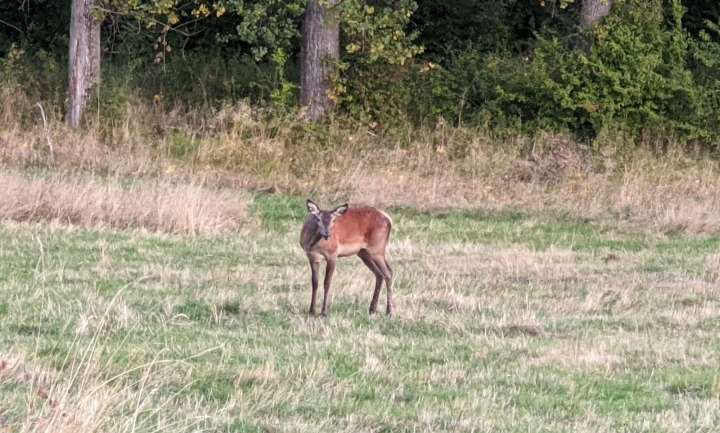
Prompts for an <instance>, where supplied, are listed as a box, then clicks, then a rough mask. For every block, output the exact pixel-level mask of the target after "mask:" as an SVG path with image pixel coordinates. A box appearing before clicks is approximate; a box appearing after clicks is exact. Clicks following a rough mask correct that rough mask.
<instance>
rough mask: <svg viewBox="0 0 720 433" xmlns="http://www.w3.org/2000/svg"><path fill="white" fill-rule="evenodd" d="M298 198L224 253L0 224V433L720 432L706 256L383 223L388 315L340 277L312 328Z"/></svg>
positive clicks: (587, 224) (471, 226)
mask: <svg viewBox="0 0 720 433" xmlns="http://www.w3.org/2000/svg"><path fill="white" fill-rule="evenodd" d="M304 200H305V199H304V198H294V197H284V196H275V195H258V196H256V197H255V198H254V202H253V204H252V206H251V208H250V216H251V218H253V219H254V220H256V221H258V222H259V224H257V225H256V227H257V229H255V230H254V231H252V232H250V233H248V234H242V235H233V236H229V235H227V236H218V237H180V236H177V237H173V236H165V235H149V234H142V233H139V232H131V231H127V232H122V231H112V232H110V231H85V230H79V229H69V228H57V227H51V226H47V225H32V224H23V223H12V222H4V223H0V245H1V246H2V247H1V248H0V362H4V364H0V365H2V366H3V367H1V368H0V427H1V428H0V430H2V429H8V430H10V431H37V430H45V429H47V431H68V432H69V431H106V432H107V431H110V432H112V431H148V432H149V431H158V430H161V431H173V432H176V431H198V430H200V431H217V432H274V431H278V432H279V431H283V432H285V431H290V432H293V431H297V432H301V431H302V432H305V431H308V432H315V431H327V432H337V431H349V432H350V431H352V432H355V431H378V432H391V431H392V432H411V431H412V432H417V431H428V432H429V431H493V432H549V431H552V432H557V431H561V432H563V431H564V432H593V433H597V432H615V431H633V432H636V431H637V432H642V431H644V432H680V431H696V432H700V431H708V432H709V431H714V430H715V428H716V426H717V425H720V404H719V403H720V362H718V361H717V359H718V353H719V352H720V340H719V339H717V336H716V334H717V329H718V327H719V326H720V308H719V307H720V293H719V292H718V287H717V286H718V281H717V269H716V268H715V267H716V266H717V263H718V261H717V254H718V251H719V250H720V237H702V238H700V237H698V238H685V237H681V236H669V237H668V236H663V235H658V234H655V233H653V232H651V231H644V230H637V229H636V230H632V229H628V228H627V227H621V226H620V225H619V223H618V224H616V223H614V222H612V221H587V220H583V219H577V218H572V217H568V216H564V215H556V214H527V213H519V212H518V213H507V212H504V213H491V212H484V213H468V212H448V213H442V214H423V213H418V212H415V211H412V210H410V209H390V213H391V214H392V216H393V219H394V221H395V224H394V231H393V234H392V237H391V244H390V247H389V261H390V263H391V265H392V266H393V268H394V270H395V278H396V286H395V288H396V292H395V293H396V294H395V298H396V305H395V310H396V315H395V316H394V317H392V318H388V317H386V316H385V315H384V314H378V315H377V316H372V317H370V316H368V314H367V308H368V306H369V303H370V297H371V295H372V293H371V291H372V285H373V280H372V278H371V275H370V273H369V271H368V270H367V269H366V268H364V266H363V265H362V263H361V261H360V260H359V259H357V258H348V259H343V260H341V261H340V262H339V265H338V270H337V272H336V277H335V280H334V283H333V288H332V299H331V303H330V316H329V317H328V318H322V319H321V318H310V317H308V316H307V315H306V311H307V308H308V306H309V296H310V294H309V280H310V277H309V269H308V265H307V260H306V259H305V257H304V255H303V253H302V251H301V249H300V247H299V245H298V235H299V230H300V226H301V224H302V221H303V219H304V218H305V214H306V211H305V206H304ZM335 204H336V203H327V204H325V205H326V206H328V207H329V206H332V205H335ZM608 253H611V254H613V255H614V256H613V258H612V259H611V260H603V259H604V258H606V256H607V255H608ZM384 295H385V293H384V291H383V295H382V297H381V309H380V310H381V312H384V301H385V298H384ZM38 386H42V387H43V388H44V389H45V390H47V392H48V396H49V397H48V398H49V399H45V398H44V397H42V396H39V395H38V392H37V387H38ZM51 403H52V404H51Z"/></svg>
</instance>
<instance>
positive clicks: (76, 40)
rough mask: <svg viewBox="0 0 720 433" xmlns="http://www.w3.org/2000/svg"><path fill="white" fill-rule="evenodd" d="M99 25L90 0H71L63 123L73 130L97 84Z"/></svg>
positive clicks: (98, 71) (77, 124) (78, 124)
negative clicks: (66, 90)
mask: <svg viewBox="0 0 720 433" xmlns="http://www.w3.org/2000/svg"><path fill="white" fill-rule="evenodd" d="M100 24H101V22H100V21H99V20H97V19H95V17H93V4H92V0H72V14H71V18H70V60H69V62H68V98H67V113H66V115H65V122H66V123H67V124H68V125H70V126H72V127H73V128H77V127H79V126H80V121H81V120H82V116H83V111H84V110H85V104H86V103H87V100H88V97H89V96H90V89H91V88H92V87H93V86H94V85H96V84H98V82H99V81H100V58H101V57H100V56H101V50H100Z"/></svg>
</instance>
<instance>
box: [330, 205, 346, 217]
mask: <svg viewBox="0 0 720 433" xmlns="http://www.w3.org/2000/svg"><path fill="white" fill-rule="evenodd" d="M347 210H348V204H347V203H345V204H343V205H340V206H338V207H337V208H335V210H334V211H333V215H334V216H335V217H339V216H340V215H342V214H344V213H345V212H347Z"/></svg>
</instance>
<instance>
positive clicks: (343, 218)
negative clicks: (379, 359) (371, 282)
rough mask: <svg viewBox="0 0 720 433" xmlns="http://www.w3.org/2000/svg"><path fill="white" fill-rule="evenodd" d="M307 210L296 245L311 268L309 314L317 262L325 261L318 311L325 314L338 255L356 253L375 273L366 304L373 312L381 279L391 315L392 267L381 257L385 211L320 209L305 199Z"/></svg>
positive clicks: (385, 233) (389, 224)
mask: <svg viewBox="0 0 720 433" xmlns="http://www.w3.org/2000/svg"><path fill="white" fill-rule="evenodd" d="M307 209H308V212H309V213H310V214H309V215H308V217H307V220H305V224H304V225H303V228H302V231H301V232H300V245H301V246H302V248H303V250H305V253H306V254H307V256H308V259H310V269H311V270H312V298H311V300H310V314H311V315H313V316H314V315H315V314H316V312H315V298H316V295H317V288H318V271H319V268H320V261H321V260H322V259H323V258H324V259H325V260H326V261H327V267H326V268H325V282H324V284H323V289H324V290H325V294H324V297H323V306H322V311H321V312H320V314H322V315H323V316H327V314H328V294H329V292H330V283H331V282H332V277H333V273H335V265H336V263H337V259H338V257H347V256H353V255H357V256H358V257H360V258H361V259H362V261H363V263H365V265H366V266H367V267H368V268H370V270H371V271H372V272H373V274H375V293H373V298H372V302H371V303H370V314H374V313H375V312H376V311H377V304H378V298H379V297H380V289H381V288H382V283H383V279H384V280H385V283H386V286H387V307H386V309H385V311H386V312H387V314H388V315H390V314H392V309H393V302H392V276H393V273H392V269H390V265H388V262H387V260H385V247H386V246H387V243H388V239H389V238H390V230H391V229H392V219H391V218H390V216H389V215H388V214H386V213H385V212H383V211H381V210H378V209H375V208H372V207H358V208H348V205H347V204H344V205H342V206H338V207H337V208H335V209H334V210H331V211H325V210H320V208H318V206H317V205H316V204H315V203H313V202H312V200H308V201H307Z"/></svg>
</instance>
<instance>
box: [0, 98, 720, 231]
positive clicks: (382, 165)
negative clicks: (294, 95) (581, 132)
mask: <svg viewBox="0 0 720 433" xmlns="http://www.w3.org/2000/svg"><path fill="white" fill-rule="evenodd" d="M17 105H22V104H15V105H13V104H6V105H4V107H5V109H4V112H3V113H2V118H3V119H7V120H8V122H9V123H6V126H5V127H4V129H3V130H0V161H2V163H3V164H4V165H5V166H10V167H18V166H37V165H40V166H51V167H55V168H57V169H58V170H59V171H65V172H67V171H75V170H78V169H80V170H84V171H93V172H101V173H109V174H112V175H116V176H131V177H152V178H158V179H165V178H171V179H172V180H173V181H174V182H185V183H189V184H190V185H197V186H196V187H188V188H189V189H188V190H186V191H185V192H184V193H182V194H189V195H192V194H195V195H196V198H195V199H193V198H192V197H189V196H188V197H179V196H177V195H176V196H175V197H174V198H172V199H168V198H166V197H167V195H168V194H171V195H172V194H181V193H180V192H179V189H175V190H173V189H172V188H170V187H169V186H168V185H167V184H165V186H163V182H160V183H159V184H158V185H159V188H160V191H158V192H156V193H150V192H148V191H146V192H145V193H140V192H137V194H138V195H143V194H144V196H143V197H138V198H137V200H139V202H137V206H125V207H124V208H125V209H127V210H126V211H124V212H125V215H126V216H124V217H118V218H116V219H114V220H112V221H114V222H111V223H108V224H110V225H112V226H116V227H123V226H131V225H132V224H131V223H130V222H129V221H130V220H138V221H144V222H140V223H137V224H136V225H140V226H145V225H148V226H149V227H151V228H153V229H156V228H157V227H160V226H162V224H161V223H160V222H158V221H155V222H152V221H148V220H149V219H150V220H152V219H155V220H157V219H159V218H164V215H166V210H163V209H165V208H164V207H163V208H162V209H160V208H157V207H155V210H153V211H149V210H147V209H146V211H141V210H138V207H143V206H146V205H150V204H152V203H160V204H161V205H160V206H161V207H162V206H164V205H162V201H163V199H166V200H168V202H181V201H185V200H190V203H193V200H195V201H197V200H199V198H197V197H199V196H203V195H205V194H206V193H205V192H201V190H200V188H216V187H231V188H234V189H236V190H240V191H269V192H280V193H285V194H297V195H303V196H306V195H308V196H315V197H319V198H322V199H325V200H328V201H333V202H334V201H346V200H347V201H350V202H351V203H367V204H375V205H379V206H384V207H388V206H407V207H412V208H416V209H419V210H438V209H488V210H499V211H502V210H526V211H540V212H545V211H551V212H564V213H569V214H572V215H576V216H580V217H587V218H601V217H602V218H605V217H611V218H617V219H618V220H620V221H623V223H629V224H637V225H639V226H643V227H646V228H647V229H649V230H654V231H659V232H662V233H684V234H688V235H702V234H717V233H720V198H719V197H720V168H719V167H720V166H719V165H718V161H717V160H716V159H714V158H713V157H712V156H710V155H701V156H698V155H691V154H687V153H685V152H684V151H683V150H682V149H679V148H673V146H670V150H669V151H667V152H666V153H663V154H661V155H658V154H657V153H656V152H654V151H651V150H648V149H645V148H639V149H636V150H634V151H632V152H628V151H623V152H618V151H617V150H618V149H619V148H621V147H623V146H626V144H624V143H619V142H618V143H619V145H618V146H615V145H614V143H613V140H612V139H611V138H608V137H602V143H600V142H597V143H594V145H595V147H596V148H598V149H599V150H597V151H591V150H589V148H587V147H586V146H584V145H581V144H577V143H573V142H572V141H569V140H564V139H562V138H558V137H555V136H552V135H546V136H542V137H536V138H529V137H516V138H512V139H507V138H503V139H500V138H495V137H493V136H492V135H491V134H489V133H488V132H485V131H482V130H477V129H471V128H465V127H458V128H456V127H451V126H449V125H447V124H444V123H441V124H438V125H431V126H425V127H419V128H412V127H410V126H408V127H407V128H406V129H405V130H403V131H400V130H395V131H394V132H393V133H380V132H377V131H376V129H375V128H374V125H362V124H356V123H352V122H346V121H338V120H336V121H331V122H330V123H328V124H326V125H320V126H315V125H305V124H302V123H300V122H298V121H297V120H296V119H294V118H292V117H290V116H288V117H284V118H283V117H273V118H270V117H268V116H265V115H263V114H262V113H259V112H258V110H257V109H255V108H253V107H251V106H250V105H248V104H247V103H244V102H240V103H235V104H226V105H223V106H221V107H219V108H212V107H202V108H188V107H184V106H181V105H175V106H172V107H166V106H162V103H160V104H152V103H144V102H141V101H130V102H128V103H127V104H126V105H125V107H124V109H123V110H120V111H119V112H118V111H117V110H116V113H117V118H113V119H105V118H102V117H101V116H100V115H99V114H98V113H95V114H97V115H93V113H90V114H89V115H88V124H87V126H86V128H85V129H83V130H81V131H75V130H70V129H68V128H66V127H65V126H64V125H63V124H62V123H61V122H60V119H59V117H58V115H57V114H54V115H51V120H50V134H51V136H52V141H53V143H54V158H51V155H50V152H49V150H48V146H47V137H46V136H45V134H44V132H43V129H42V127H41V126H40V124H39V123H38V125H37V126H36V127H28V126H27V125H21V124H20V122H19V121H15V122H13V121H12V119H18V118H20V117H22V116H20V115H19V113H8V110H12V109H13V107H15V106H17ZM8 107H9V108H8ZM101 111H102V110H101ZM25 118H27V116H25ZM38 122H39V120H38ZM623 148H626V147H623ZM25 187H26V188H31V187H30V186H29V185H26V186H25ZM55 187H57V188H59V191H58V192H56V193H54V192H51V191H50V190H51V189H54V188H55ZM16 188H17V187H16ZM32 188H36V189H39V190H43V191H45V193H44V194H45V195H47V196H51V195H54V196H55V198H56V199H57V200H59V201H69V202H77V199H75V198H74V197H76V196H77V195H76V194H74V193H73V192H72V190H73V188H75V189H78V188H79V189H82V188H88V191H87V192H86V193H84V194H83V195H86V196H88V197H94V198H91V199H88V200H89V201H90V202H93V203H95V205H94V206H93V205H91V206H86V205H85V204H77V205H75V206H72V205H68V206H67V210H66V211H62V212H61V211H59V210H57V209H55V210H53V206H45V207H41V210H42V212H41V213H42V214H44V215H47V216H46V217H44V218H50V219H52V218H57V219H62V218H66V219H67V220H69V221H71V222H72V221H83V223H82V224H90V225H92V224H98V223H97V222H91V221H99V220H100V219H98V217H97V215H98V211H95V210H92V209H98V208H100V209H106V208H108V207H109V208H113V206H115V205H109V204H107V203H105V204H103V200H102V199H100V198H99V197H100V196H101V195H102V194H101V193H99V192H95V193H93V192H92V191H97V189H98V188H99V186H98V185H97V184H95V185H89V186H86V187H83V186H81V185H79V184H78V185H76V186H75V187H69V186H67V185H65V184H63V182H59V181H58V182H50V183H41V184H40V185H38V186H35V187H32ZM193 188H196V189H195V192H191V190H192V189H193ZM203 191H204V190H203ZM210 191H212V190H210ZM18 194H19V193H18ZM34 194H35V195H32V194H31V195H30V196H32V197H40V195H41V194H39V193H38V192H35V193H34ZM114 194H116V195H117V191H116V192H115V193H114ZM216 201H217V200H216ZM51 202H53V203H54V202H56V200H51ZM6 203H8V204H6V205H5V210H4V213H5V214H6V215H9V216H8V217H9V218H28V217H35V216H36V215H38V213H37V212H35V211H33V210H32V209H30V210H28V206H29V205H27V204H23V203H21V200H15V201H12V202H10V201H6ZM217 203H218V204H217V205H215V206H210V205H209V204H204V205H203V204H196V205H194V206H190V207H191V208H195V209H197V211H198V212H199V211H202V212H206V211H209V210H210V209H211V208H218V207H221V206H224V205H225V204H227V203H228V202H227V201H226V199H220V200H219V201H217ZM221 203H222V204H221ZM8 206H15V207H16V208H17V209H15V210H10V209H9V208H8ZM117 206H118V208H123V206H120V205H117ZM230 206H231V205H230ZM30 207H31V208H32V206H30ZM71 208H72V209H75V210H71ZM63 212H65V214H63ZM113 212H114V211H113ZM148 214H152V215H148ZM216 215H220V212H219V211H217V213H216ZM198 217H199V216H197V215H196V216H195V217H191V216H185V217H177V218H179V219H183V218H184V219H186V220H187V221H185V222H182V221H179V220H178V221H177V222H173V223H167V224H166V226H167V227H166V228H163V229H162V230H169V231H179V232H183V231H185V232H197V231H198V229H197V228H194V227H193V224H194V223H193V222H192V221H191V220H192V219H193V218H198ZM210 218H217V219H219V220H223V219H228V218H229V217H223V216H213V217H210ZM88 221H90V222H88ZM224 224H226V223H224V222H217V223H211V224H210V225H211V226H216V227H221V226H223V225H224ZM231 224H232V223H231ZM175 226H178V227H181V228H178V229H176V228H174V227H175ZM215 230H225V229H219V228H214V229H210V230H209V231H210V232H213V231H215ZM200 231H202V230H200Z"/></svg>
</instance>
